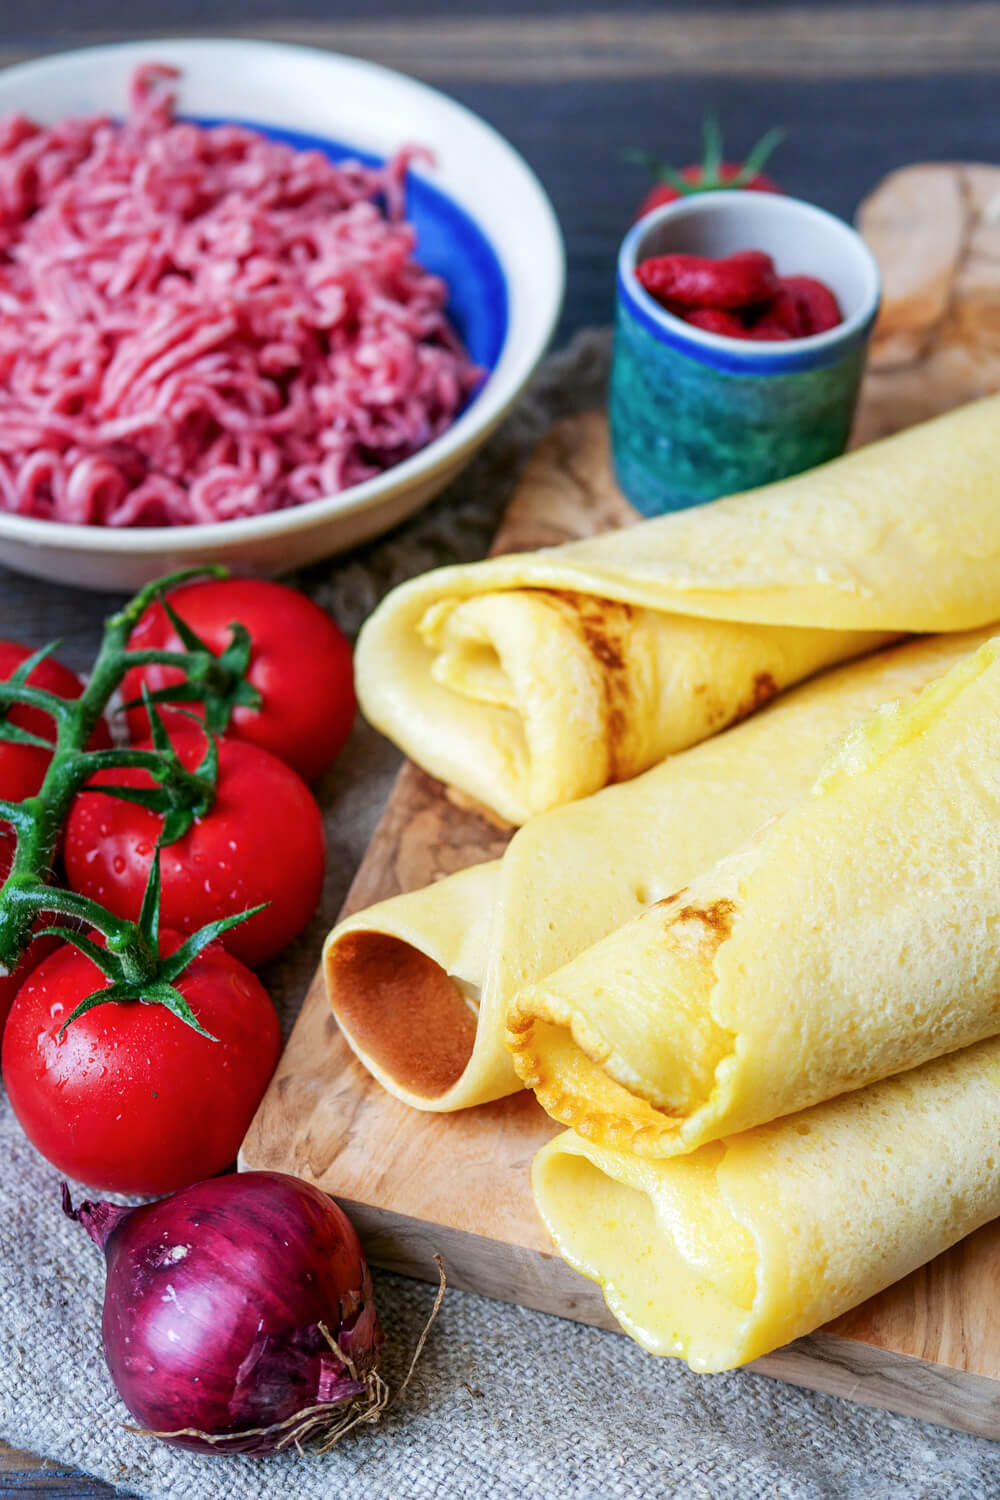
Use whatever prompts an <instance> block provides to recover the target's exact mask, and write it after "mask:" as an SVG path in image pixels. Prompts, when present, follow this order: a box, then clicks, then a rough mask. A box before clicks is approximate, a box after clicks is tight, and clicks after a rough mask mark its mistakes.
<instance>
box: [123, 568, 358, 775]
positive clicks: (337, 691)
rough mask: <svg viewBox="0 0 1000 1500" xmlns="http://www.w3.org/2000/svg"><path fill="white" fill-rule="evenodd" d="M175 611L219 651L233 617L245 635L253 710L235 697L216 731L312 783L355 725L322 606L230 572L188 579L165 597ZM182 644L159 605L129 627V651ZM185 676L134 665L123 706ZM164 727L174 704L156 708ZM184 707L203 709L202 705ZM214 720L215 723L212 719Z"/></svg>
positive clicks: (138, 714)
mask: <svg viewBox="0 0 1000 1500" xmlns="http://www.w3.org/2000/svg"><path fill="white" fill-rule="evenodd" d="M168 598H169V601H170V606H171V608H172V609H173V610H174V611H175V612H176V613H177V615H179V617H180V618H181V619H182V620H183V621H184V622H185V623H186V624H187V625H189V626H190V627H191V629H192V630H193V631H194V632H195V634H196V635H197V636H198V637H199V638H200V639H201V640H202V641H203V642H204V643H205V645H206V646H207V647H208V648H209V650H210V651H211V652H212V653H213V654H214V655H216V656H221V655H222V653H223V652H224V651H225V649H226V647H227V646H228V645H229V643H230V639H231V631H230V626H231V625H232V624H233V623H234V622H235V621H238V622H239V623H240V624H242V625H244V626H245V627H246V629H247V631H248V632H249V635H250V643H251V650H250V662H249V667H248V669H247V672H246V679H247V681H248V682H249V683H250V685H251V687H253V688H256V690H257V692H258V693H259V694H260V705H259V707H257V708H252V707H248V706H246V705H244V704H240V703H237V704H236V706H235V707H234V708H233V709H232V716H231V718H230V719H229V722H228V724H226V726H225V727H224V728H223V729H222V731H221V732H222V733H224V734H225V736H226V738H227V739H240V740H248V741H250V742H251V743H252V744H255V745H260V746H261V747H262V748H263V749H265V750H270V751H271V753H272V754H273V755H277V756H278V757H279V759H281V760H284V761H287V762H288V764H289V765H290V766H293V767H294V768H295V770H296V771H298V773H299V775H300V776H303V777H304V778H305V780H306V781H310V782H311V781H316V780H317V779H318V777H320V776H321V775H322V774H323V772H324V771H325V770H326V769H327V767H328V766H329V765H330V763H331V762H332V760H333V758H334V756H335V755H336V754H337V753H338V751H339V750H340V749H341V747H342V746H343V744H344V741H345V740H346V739H347V736H348V735H349V733H350V731H351V724H352V723H353V721H354V714H355V711H356V706H357V705H356V701H355V697H354V673H353V665H352V657H351V647H350V645H349V643H348V641H347V638H346V637H345V636H344V634H343V633H342V631H341V630H340V629H339V628H338V627H337V626H336V625H335V624H334V622H333V621H332V620H331V619H330V617H329V615H327V614H326V613H325V612H324V611H323V610H322V609H320V608H319V606H318V605H316V604H314V603H313V602H312V600H311V599H307V598H306V597H305V595H303V594H299V593H296V591H295V590H294V589H290V588H286V587H285V586H284V585H283V584H280V583H268V582H266V581H264V580H261V579H253V578H226V579H222V580H210V581H208V582H205V583H191V584H186V585H185V586H184V587H182V588H179V589H174V590H173V592H172V593H170V594H169V595H168ZM181 645H182V642H181V640H180V637H179V636H178V634H177V630H176V628H175V626H174V624H173V622H172V621H171V620H170V618H169V616H168V614H167V612H166V610H165V609H164V607H163V605H162V603H159V602H157V603H156V604H154V605H152V606H151V607H150V608H149V609H147V610H146V612H145V614H144V615H143V616H142V619H141V620H140V621H139V623H138V625H137V626H136V628H135V630H134V631H133V632H132V637H131V640H130V641H129V648H130V649H131V650H134V651H148V650H157V651H178V650H180V649H181ZM183 681H184V673H183V672H182V671H181V670H180V668H178V667H171V666H164V665H153V666H145V667H136V668H134V669H133V670H132V671H131V672H129V673H128V674H127V676H126V677H125V680H124V682H123V683H122V693H123V695H124V698H125V701H126V703H128V702H132V701H133V700H135V699H137V698H139V697H140V695H141V692H142V684H143V683H145V684H146V686H147V687H148V688H149V690H150V692H157V691H158V690H160V689H162V688H165V687H176V686H177V685H178V684H182V683H183ZM160 707H161V712H162V714H163V718H164V722H165V723H166V724H167V725H168V727H170V726H171V725H172V724H173V723H174V722H176V719H177V710H176V709H172V708H171V706H170V705H169V704H168V703H163V704H161V705H160ZM183 707H185V708H187V709H190V710H191V711H192V712H194V713H197V714H198V715H199V716H203V713H204V710H203V707H202V705H201V704H199V703H195V702H185V703H184V704H183ZM210 722H211V721H210ZM128 726H129V734H130V736H131V738H132V739H133V740H139V739H142V738H143V737H144V736H145V735H147V734H148V733H149V720H148V718H147V716H146V711H145V709H144V708H142V707H141V706H138V707H133V708H131V709H129V711H128Z"/></svg>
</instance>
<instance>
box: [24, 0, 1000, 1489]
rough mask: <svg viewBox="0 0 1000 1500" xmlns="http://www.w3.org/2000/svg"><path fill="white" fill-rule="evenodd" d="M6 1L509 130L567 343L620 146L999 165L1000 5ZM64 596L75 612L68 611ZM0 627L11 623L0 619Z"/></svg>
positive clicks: (39, 602) (620, 211) (614, 214)
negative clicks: (522, 161)
mask: <svg viewBox="0 0 1000 1500" xmlns="http://www.w3.org/2000/svg"><path fill="white" fill-rule="evenodd" d="M139 10H140V8H139V7H136V6H135V5H134V4H133V3H132V0H90V3H89V4H88V5H87V6H85V7H84V6H81V5H80V3H79V0H43V3H42V4H41V5H38V6H34V7H21V6H16V5H15V3H14V0H0V65H3V64H5V63H9V62H15V61H18V60H20V59H22V58H27V57H31V56H35V55H38V54H41V53H44V52H51V51H55V50H60V49H62V48H65V47H71V46H81V45H85V44H87V43H88V42H96V41H110V40H121V39H124V38H126V37H136V36H142V35H185V34H188V35H190V34H199V33H200V34H213V33H221V32H225V33H228V34H234V35H246V36H263V37H272V38H277V39H281V40H286V41H296V42H304V43H311V44H314V45H317V46H324V47H330V48H334V49H337V50H341V51H345V52H350V53H356V54H358V55H360V56H363V57H368V58H371V59H373V60H375V61H377V62H381V63H385V64H388V65H389V66H392V67H398V68H400V69H402V70H404V71H406V72H409V73H412V74H415V75H417V76H418V77H420V78H422V79H424V80H426V81H427V82H428V83H431V84H434V85H436V86H438V87H440V88H442V89H445V90H446V91H447V92H448V93H450V94H452V95H454V96H455V97H456V98H458V99H460V100H461V101H462V102H463V103H465V104H468V105H469V106H470V107H471V108H473V109H474V110H476V111H478V112H479V113H480V114H482V115H484V116H485V117H486V118H487V119H488V120H490V121H491V122H492V123H493V124H494V125H496V126H497V127H498V128H499V129H500V130H501V131H502V132H503V133H504V134H505V135H506V136H507V137H508V138H509V139H510V140H511V141H512V142H513V143H514V145H515V146H517V148H518V149H519V150H520V151H521V152H522V153H523V154H524V156H525V157H526V158H527V159H528V161H529V162H530V163H531V165H532V166H533V167H534V168H535V170H536V171H537V172H538V175H539V176H540V178H541V179H542V182H543V183H544V185H545V187H546V188H547V189H548V191H549V193H550V194H551V196H552V199H553V201H554V203H555V207H556V211H557V213H558V215H559V218H560V221H561V223H562V226H563V232H564V234H565V237H566V246H567V251H568V258H569V282H568V291H567V297H566V304H565V309H564V313H563V318H562V323H561V325H560V330H559V338H560V341H562V340H564V339H566V338H567V337H568V336H569V335H570V334H571V333H572V332H573V331H574V329H576V328H579V327H582V326H584V325H586V324H589V323H603V322H607V321H608V319H609V317H610V313H611V306H612V286H613V277H612V267H613V263H614V256H615V252H616V249H617V246H618V242H619V240H620V238H621V235H622V233H623V230H624V228H625V227H626V226H627V224H628V222H629V220H630V218H631V216H632V213H633V212H634V209H635V205H636V203H637V202H638V200H639V198H640V196H641V195H642V192H643V190H644V186H645V178H644V175H643V172H642V170H641V169H640V168H638V167H635V166H631V165H628V164H627V163H626V161H625V152H626V151H627V150H628V148H629V147H636V146H641V147H644V148H647V149H650V150H655V151H657V152H659V153H661V154H662V155H663V156H664V157H666V158H668V159H669V160H671V161H673V162H675V163H681V162H684V161H687V160H689V159H691V157H692V156H693V155H697V152H698V144H699V132H700V122H701V119H702V117H703V116H704V114H705V112H706V111H707V110H714V111H715V112H716V113H717V114H718V115H719V117H720V118H721V120H722V122H723V125H724V128H725V133H726V138H727V141H728V142H729V145H730V147H731V148H732V150H733V151H734V152H737V151H740V150H745V149H747V148H748V147H749V146H750V145H751V144H752V142H753V141H754V140H756V139H757V138H758V137H759V136H760V135H762V134H763V132H764V131H765V130H766V129H767V128H768V127H769V126H770V125H774V124H780V125H783V126H784V127H785V128H786V130H787V131H788V138H787V140H786V141H785V142H784V144H783V145H782V146H781V148H780V150H779V152H778V154H777V156H776V158H775V162H774V172H775V175H776V176H777V177H778V178H779V180H780V181H781V183H782V184H783V186H784V187H785V188H786V189H787V190H788V191H790V192H792V193H795V194H798V195H800V196H802V197H806V198H810V199H812V200H813V201H815V202H818V203H821V204H823V205H825V206H826V207H828V208H830V209H833V210H834V211H835V212H837V213H840V214H843V215H845V216H850V215H851V214H852V212H853V210H854V207H855V205H856V204H857V202H858V200H859V198H860V197H861V196H862V195H863V194H864V192H865V191H866V190H867V188H868V187H870V186H871V185H872V184H873V183H874V182H875V181H876V179H877V178H879V177H881V176H882V175H883V174H884V173H886V172H888V171H890V170H891V169H892V168H894V167H897V166H902V165H903V164H905V163H907V162H911V161H917V160H947V159H954V158H962V159H965V160H982V161H993V162H997V161H1000V110H998V109H997V104H996V100H997V87H998V74H1000V3H998V0H964V3H942V0H935V3H924V0H909V3H905V0H896V3H892V4H888V3H886V4H881V3H871V0H867V3H866V0H854V3H830V0H799V3H798V4H797V5H795V4H793V5H779V4H773V3H768V0H758V3H757V4H750V5H742V4H740V3H739V0H730V3H729V4H728V5H725V4H719V3H716V0H700V3H699V0H691V3H689V4H676V3H675V4H669V5H667V4H663V3H659V4H658V3H656V0H627V4H626V5H625V6H619V5H618V4H616V3H615V0H577V3H575V4H573V3H572V0H514V3H513V4H512V3H509V0H507V3H502V0H478V3H477V0H409V3H408V0H366V3H365V4H364V5H363V6H359V5H356V4H351V3H348V0H285V3H281V0H144V3H143V5H142V7H141V15H142V21H141V27H137V24H136V17H137V13H138V12H139ZM63 599H64V594H63V593H62V592H61V591H59V590H57V589H54V588H49V587H47V586H46V585H44V584H40V583H35V582H28V581H24V580H16V579H14V578H13V577H12V576H11V575H4V574H3V573H2V571H0V610H2V615H3V618H4V619H9V620H13V619H14V618H15V616H16V617H17V619H18V622H19V629H18V631H17V633H18V634H20V635H23V637H24V639H26V640H29V641H36V640H37V641H38V642H41V641H42V640H44V639H46V638H48V637H49V636H51V635H55V634H59V633H60V609H61V605H62V601H63ZM62 607H63V608H64V605H62ZM103 612H104V605H103V602H102V601H101V600H100V599H98V598H96V597H95V598H94V599H93V601H92V606H91V605H90V604H87V605H84V606H83V608H82V609H81V608H76V609H75V611H74V613H75V618H76V619H77V620H78V621H81V620H87V619H92V621H93V631H92V634H91V637H90V639H87V638H85V637H86V631H83V632H78V633H77V637H76V639H74V640H73V641H72V642H68V643H67V649H66V650H65V651H64V653H63V654H64V655H65V656H66V658H67V659H68V660H70V661H71V662H74V661H75V664H76V665H80V666H82V665H84V664H85V663H86V661H87V660H88V659H89V655H90V652H91V648H92V646H93V645H94V643H95V641H96V635H97V625H98V621H99V620H100V618H101V616H102V614H103ZM3 633H14V631H13V628H12V627H10V626H9V627H7V629H5V631H4V632H3ZM29 1492H30V1493H39V1492H47V1493H51V1494H59V1495H62V1496H65V1497H70V1496H76V1497H87V1500H93V1497H95V1496H98V1495H110V1494H111V1493H112V1491H111V1490H110V1489H109V1488H108V1487H107V1486H106V1485H103V1484H100V1483H98V1482H96V1481H94V1480H91V1479H88V1478H87V1477H86V1476H84V1475H81V1474H78V1473H74V1472H73V1471H71V1470H68V1469H66V1468H63V1467H61V1466H58V1465H51V1464H46V1463H44V1462H42V1461H41V1460H37V1459H33V1458H31V1457H30V1455H27V1454H24V1453H15V1452H13V1451H11V1450H10V1449H5V1448H4V1447H3V1445H2V1444H0V1496H10V1495H23V1494H26V1493H29Z"/></svg>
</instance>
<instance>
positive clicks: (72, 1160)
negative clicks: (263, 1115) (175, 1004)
mask: <svg viewBox="0 0 1000 1500" xmlns="http://www.w3.org/2000/svg"><path fill="white" fill-rule="evenodd" d="M180 941H181V939H180V937H179V936H178V935H177V934H174V933H170V932H167V931H161V933H160V951H161V952H162V953H164V954H167V953H172V952H173V951H174V950H175V949H176V948H177V947H178V945H179V944H180ZM109 983H110V981H109V980H107V979H106V978H105V976H104V975H103V974H102V973H101V971H100V970H99V969H98V967H97V965H96V964H95V963H94V962H93V960H92V959H90V958H88V957H87V956H86V955H85V954H83V953H81V952H79V950H78V949H76V948H74V947H72V946H70V945H69V944H64V945H62V946H60V947H59V949H58V951H57V952H56V953H54V954H53V955H52V956H51V957H49V958H47V959H45V960H44V961H43V962H42V963H41V964H39V965H38V967H37V968H35V969H34V970H33V971H32V973H31V974H30V975H29V976H28V978H27V980H26V981H25V983H24V984H23V985H22V986H21V989H20V990H19V991H18V994H17V998H16V999H15V1001H14V1005H13V1008H12V1009H11V1013H10V1017H9V1019H8V1021H7V1027H6V1030H5V1032H4V1038H3V1077H4V1083H5V1085H6V1088H7V1093H8V1096H9V1098H10V1102H11V1106H12V1108H13V1110H14V1113H15V1115H16V1116H17V1118H18V1120H19V1121H20V1124H21V1127H22V1129H23V1130H24V1133H25V1135H26V1136H27V1137H28V1139H29V1140H30V1141H31V1143H32V1145H34V1146H35V1147H36V1148H37V1149H38V1150H39V1151H40V1152H41V1154H42V1155H43V1156H44V1157H46V1159H47V1160H48V1161H50V1162H51V1163H52V1164H53V1166H55V1167H57V1168H58V1170H59V1171H60V1172H64V1173H66V1174H67V1175H68V1176H70V1177H73V1178H75V1179H76V1180H77V1181H79V1182H83V1183H86V1184H87V1186H88V1187H91V1188H96V1189H99V1190H100V1191H101V1192H114V1193H143V1194H158V1193H172V1192H174V1191H176V1190H177V1189H178V1188H182V1187H186V1186H187V1185H188V1184H189V1183H191V1182H197V1181H200V1180H201V1179H203V1178H205V1177H211V1176H214V1174H215V1173H217V1172H221V1171H222V1170H223V1169H224V1168H225V1167H227V1166H229V1165H230V1163H231V1162H233V1161H234V1160H235V1159H236V1154H237V1151H238V1150H239V1146H240V1142H241V1141H242V1139H243V1136H244V1135H245V1134H246V1130H247V1127H248V1126H249V1124H250V1121H251V1119H252V1118H253V1114H254V1111H255V1109H256V1107H257V1104H258V1103H259V1101H260V1098H261V1096H262V1095H263V1092H264V1089H265V1088H266V1087H267V1084H268V1081H269V1080H270V1077H271V1074H272V1073H273V1072H274V1069H275V1066H276V1064H277V1061H278V1056H279V1054H280V1051H281V1034H280V1030H279V1027H278V1018H277V1015H276V1014H275V1010H274V1006H273V1005H272V1003H271V1000H270V998H269V996H268V994H267V992H266V990H265V989H264V988H263V986H262V985H261V983H260V981H259V980H258V979H257V978H256V977H255V975H253V974H251V972H250V970H249V969H247V968H246V967H245V966H244V965H243V964H241V963H240V962H239V960H238V959H236V958H234V957H233V956H232V954H230V953H227V952H226V951H225V950H224V949H223V948H222V947H221V946H220V945H219V944H217V943H213V944H212V945H211V946H210V947H208V948H206V949H205V950H204V952H203V953H201V954H199V955H198V957H197V958H195V959H194V961H193V962H192V963H191V965H190V967H189V968H188V969H187V970H186V971H185V973H184V974H183V975H182V976H181V977H180V978H179V979H178V980H177V981H176V984H177V988H178V989H179V990H180V992H181V994H182V995H183V996H184V998H185V999H186V1000H187V1002H188V1004H189V1005H190V1007H191V1009H192V1010H193V1011H194V1013H195V1015H196V1016H197V1018H198V1021H199V1022H200V1024H201V1025H202V1026H203V1027H204V1029H205V1030H206V1031H207V1032H210V1033H211V1037H213V1038H215V1040H211V1039H210V1038H209V1037H206V1036H202V1035H200V1034H199V1033H198V1032H197V1031H195V1030H194V1029H193V1028H192V1027H190V1026H188V1025H186V1024H185V1023H184V1022H183V1021H181V1020H179V1019H178V1018H177V1016H174V1015H171V1013H170V1012H169V1011H168V1010H166V1009H165V1008H164V1007H163V1006H161V1005H144V1004H142V1003H141V997H139V996H137V997H136V999H135V1000H134V1001H125V1002H120V1001H115V1002H109V1003H108V1004H106V1005H98V1006H95V1007H94V1008H93V1009H92V1010H89V1011H87V1012H86V1013H85V1014H83V1015H81V1016H79V1017H78V1018H77V1019H76V1020H75V1021H74V1022H73V1023H72V1025H70V1026H67V1027H66V1030H65V1031H64V1032H61V1028H62V1026H63V1023H64V1022H65V1021H66V1018H67V1017H68V1016H69V1015H70V1014H71V1012H72V1011H73V1010H74V1009H75V1008H76V1006H77V1005H78V1004H79V1003H80V1001H81V1000H84V999H86V997H87V996H88V995H89V994H91V993H92V992H93V991H94V990H99V989H102V988H106V987H107V985H108V984H109ZM60 1033H61V1034H60Z"/></svg>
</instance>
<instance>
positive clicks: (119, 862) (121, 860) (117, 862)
mask: <svg viewBox="0 0 1000 1500" xmlns="http://www.w3.org/2000/svg"><path fill="white" fill-rule="evenodd" d="M111 868H112V869H113V870H114V872H115V874H116V875H124V874H125V856H124V855H122V854H116V855H115V857H114V859H113V860H112V861H111Z"/></svg>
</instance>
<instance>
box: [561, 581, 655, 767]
mask: <svg viewBox="0 0 1000 1500" xmlns="http://www.w3.org/2000/svg"><path fill="white" fill-rule="evenodd" d="M548 592H549V594H550V597H551V598H552V599H553V600H554V601H556V602H557V603H558V604H559V605H560V606H561V607H562V609H563V612H564V613H565V614H566V615H567V616H568V618H569V619H570V620H571V621H572V623H573V624H574V625H575V627H576V629H577V630H578V632H579V634H580V638H581V640H582V641H583V643H584V645H585V646H586V647H587V650H588V651H589V652H590V654H591V656H592V657H593V658H594V660H595V661H596V662H597V664H598V666H599V667H600V668H601V681H602V683H603V686H604V698H605V713H604V732H605V738H606V743H607V750H608V778H607V779H608V781H623V780H627V779H628V778H629V777H631V776H632V775H634V773H635V767H634V765H633V764H632V761H631V758H630V757H629V756H628V755H627V754H625V753H624V745H625V741H626V739H627V737H628V730H629V714H628V703H629V696H630V695H629V684H628V673H627V670H626V662H625V643H624V634H625V630H626V627H627V626H628V624H629V622H630V621H631V619H632V615H633V610H632V606H631V605H630V604H620V603H618V602H617V601H614V600H611V599H602V598H601V597H600V596H599V595H597V594H578V593H574V592H573V591H571V590H568V589H551V590H548Z"/></svg>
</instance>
